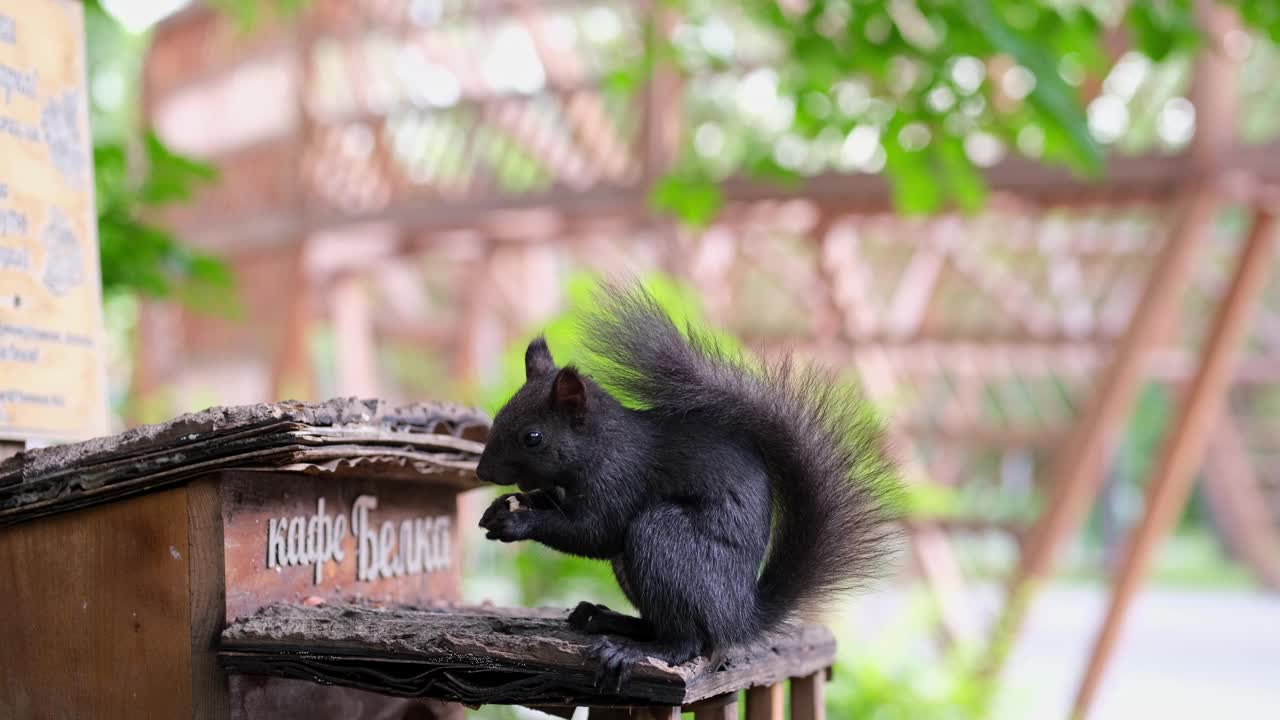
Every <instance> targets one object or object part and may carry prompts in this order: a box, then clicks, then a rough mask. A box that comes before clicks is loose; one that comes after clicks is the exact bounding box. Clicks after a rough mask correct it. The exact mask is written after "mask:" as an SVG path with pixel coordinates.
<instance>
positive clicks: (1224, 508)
mask: <svg viewBox="0 0 1280 720" xmlns="http://www.w3.org/2000/svg"><path fill="white" fill-rule="evenodd" d="M1208 452H1209V456H1208V460H1207V462H1206V463H1205V468H1204V474H1205V477H1204V486H1203V488H1202V489H1203V490H1204V497H1205V500H1206V501H1207V502H1208V503H1209V511H1210V512H1211V513H1212V514H1213V516H1214V519H1215V521H1216V522H1215V523H1214V524H1215V525H1216V526H1217V527H1218V528H1219V531H1220V532H1221V533H1222V534H1223V535H1224V537H1225V539H1226V542H1227V546H1228V547H1230V548H1231V552H1232V553H1233V554H1234V555H1235V556H1236V557H1237V558H1239V559H1240V560H1241V561H1243V562H1244V563H1245V564H1246V565H1248V566H1249V568H1250V569H1251V570H1253V574H1254V576H1255V577H1257V579H1258V581H1259V582H1260V583H1262V585H1263V586H1264V587H1266V588H1268V589H1270V590H1276V591H1280V532H1277V529H1276V525H1275V519H1274V518H1273V517H1272V516H1271V513H1270V512H1269V510H1268V500H1267V497H1266V495H1265V494H1264V493H1263V492H1262V488H1261V487H1260V482H1261V480H1260V478H1259V477H1258V472H1257V469H1256V468H1254V466H1253V461H1252V459H1251V458H1250V457H1249V449H1248V448H1247V447H1245V444H1244V439H1243V438H1242V437H1241V435H1240V428H1239V427H1238V426H1237V424H1236V422H1235V419H1234V418H1232V417H1231V414H1230V413H1223V416H1222V418H1221V419H1220V420H1219V421H1218V428H1217V430H1216V431H1215V432H1214V433H1213V437H1212V438H1211V440H1210V443H1209V451H1208Z"/></svg>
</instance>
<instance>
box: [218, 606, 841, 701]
mask: <svg viewBox="0 0 1280 720" xmlns="http://www.w3.org/2000/svg"><path fill="white" fill-rule="evenodd" d="M566 616H567V611H565V610H509V609H497V608H447V609H445V608H433V609H421V608H401V607H397V608H394V609H380V608H376V607H371V606H365V605H359V606H356V605H327V606H320V607H299V606H293V605H274V606H271V607H268V608H264V609H263V610H262V611H260V612H259V613H258V614H256V615H254V616H253V617H250V618H246V619H243V620H241V621H238V622H236V623H234V624H232V625H231V626H229V627H228V628H227V629H226V630H225V631H223V634H222V651H221V652H220V653H219V661H220V662H221V664H222V666H223V667H224V668H225V669H226V670H228V671H230V672H233V673H245V674H261V675H272V676H278V677H288V678H296V679H307V680H311V681H313V682H319V683H326V684H334V685H343V686H347V687H354V688H359V689H364V690H373V691H375V692H381V693H385V694H390V695H400V696H406V697H429V698H435V699H440V700H450V701H454V702H461V703H467V704H476V705H479V704H519V705H568V706H573V705H606V706H607V705H615V706H617V705H666V706H676V705H687V704H690V703H693V702H696V701H698V700H702V699H705V698H710V697H714V696H716V695H720V694H723V693H726V692H734V691H737V690H741V689H744V688H748V687H752V686H756V685H771V684H774V683H778V682H781V681H783V680H785V679H787V678H789V677H799V676H811V675H814V674H815V673H818V672H819V671H821V670H823V669H824V668H827V667H829V666H830V665H831V663H832V662H833V660H834V657H835V638H833V637H832V635H831V633H830V632H829V631H827V630H826V629H825V628H823V627H821V626H817V625H805V626H802V627H798V628H796V629H794V630H793V631H791V632H790V633H789V634H787V635H779V636H777V637H773V638H769V639H767V640H764V641H761V642H760V643H757V644H756V645H753V646H751V647H746V648H741V649H738V650H734V651H731V652H729V653H727V654H726V657H725V658H724V660H723V661H722V662H721V663H720V665H719V666H718V667H717V668H709V667H708V665H709V663H708V661H707V660H706V659H705V658H699V659H697V660H694V661H692V662H690V663H686V664H685V665H680V666H677V667H671V666H669V665H667V664H665V663H662V662H659V661H656V660H647V661H646V662H645V663H643V664H642V665H640V666H639V667H637V668H636V671H635V673H634V674H633V676H632V678H631V679H630V680H629V681H628V682H627V683H625V684H624V685H623V687H622V690H621V691H620V692H618V693H616V694H614V693H611V692H598V691H597V690H596V689H595V687H594V686H593V676H594V673H595V667H594V664H593V663H592V662H591V660H590V659H589V658H588V655H587V649H588V648H589V647H590V646H591V644H592V643H593V642H594V641H595V637H593V636H590V635H584V634H582V633H579V632H577V631H575V630H573V629H571V628H570V627H569V626H568V625H567V624H566V623H565V621H564V618H565V617H566Z"/></svg>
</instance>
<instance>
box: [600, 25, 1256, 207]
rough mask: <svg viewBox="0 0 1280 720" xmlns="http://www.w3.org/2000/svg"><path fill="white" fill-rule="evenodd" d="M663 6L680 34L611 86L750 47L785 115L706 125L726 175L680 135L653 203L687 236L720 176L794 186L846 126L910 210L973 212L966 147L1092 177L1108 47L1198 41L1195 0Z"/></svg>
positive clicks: (699, 65) (1100, 162) (1164, 51)
mask: <svg viewBox="0 0 1280 720" xmlns="http://www.w3.org/2000/svg"><path fill="white" fill-rule="evenodd" d="M665 4H666V5H667V6H668V7H669V8H670V10H671V14H672V16H674V17H675V18H678V21H679V25H680V28H681V29H682V30H683V32H680V33H677V34H676V36H675V37H673V38H671V39H669V40H668V39H664V38H663V37H662V35H661V34H660V33H656V32H653V31H652V30H650V31H649V32H647V34H646V39H647V44H646V47H647V49H646V51H645V52H644V57H643V58H641V59H640V60H638V61H637V60H635V59H632V58H629V59H628V61H627V63H626V64H625V66H624V67H623V68H622V69H620V70H619V71H617V73H616V74H615V76H614V77H613V79H612V82H611V87H613V88H615V89H624V90H625V89H635V88H638V87H640V85H641V83H642V81H643V80H644V79H645V78H646V77H647V76H648V74H649V73H651V72H653V71H654V70H655V69H658V68H673V69H674V70H675V71H676V72H678V73H680V74H683V75H685V76H687V77H694V76H695V75H699V74H702V75H705V74H707V73H708V72H710V73H716V72H721V71H737V72H740V71H741V70H742V65H743V64H744V62H743V61H744V60H746V63H745V64H747V65H748V66H750V65H751V64H752V63H753V62H754V61H755V60H756V59H754V58H743V57H742V53H741V51H740V46H741V45H743V44H745V43H744V42H742V41H741V39H742V38H746V37H750V38H754V45H755V46H756V47H759V48H763V49H762V50H761V51H760V54H761V58H759V61H758V62H759V64H760V65H763V66H765V67H768V68H771V69H772V71H773V73H774V75H773V76H772V78H771V80H772V86H771V87H769V88H768V92H767V93H765V95H766V96H770V97H768V100H769V104H771V105H773V106H776V107H777V108H781V110H780V111H779V115H778V117H780V118H781V119H780V120H778V119H777V118H776V117H775V118H774V120H776V122H769V123H758V122H757V123H753V122H751V121H750V120H749V119H744V118H743V117H724V118H717V119H716V123H717V128H718V129H717V131H716V132H717V135H716V136H717V137H718V138H720V137H724V138H728V137H729V136H730V135H732V141H731V140H729V139H725V140H718V141H717V143H716V144H718V145H721V146H724V147H726V148H727V147H729V146H730V145H731V144H732V145H733V147H734V148H735V153H736V154H737V155H738V158H737V160H738V162H736V163H734V167H731V168H730V167H726V164H725V163H724V162H723V161H722V159H721V158H720V157H717V156H718V155H720V154H721V153H709V155H710V157H700V156H699V153H698V152H695V151H694V150H693V149H692V143H691V142H690V140H691V138H686V142H685V147H684V151H683V152H682V153H681V154H680V157H679V159H678V161H677V163H676V164H675V167H674V168H673V169H672V171H671V172H670V173H669V174H668V175H667V177H665V178H663V179H661V180H659V181H658V182H657V183H656V185H655V186H654V188H653V192H652V195H651V202H652V203H653V205H654V206H655V207H657V208H658V209H660V210H662V211H665V212H669V213H672V214H674V215H676V216H677V217H679V218H681V219H682V220H684V221H685V222H687V223H690V224H692V225H695V226H697V225H705V224H706V223H707V222H709V221H710V220H711V219H712V218H713V217H714V216H715V213H716V211H717V210H718V209H719V206H720V204H721V201H722V197H721V193H720V190H719V188H718V186H717V183H718V181H719V180H720V179H722V177H723V176H724V174H725V172H728V171H733V172H738V171H745V172H746V173H747V174H749V175H753V176H756V177H764V178H783V179H791V180H794V179H797V178H799V177H802V176H804V175H806V174H812V172H813V170H814V168H813V167H812V164H811V163H808V162H807V161H806V160H805V157H806V156H808V157H814V156H816V155H822V154H825V155H826V156H831V155H838V154H839V150H840V147H841V143H844V142H845V140H846V138H849V137H851V136H850V133H852V132H853V131H854V130H855V129H862V132H863V134H864V136H865V137H866V138H870V142H871V143H872V144H878V149H874V151H873V148H872V147H867V148H865V152H864V153H863V154H864V155H865V157H864V160H866V162H864V163H863V167H861V168H859V169H862V170H864V171H868V172H879V171H881V168H882V171H883V172H884V173H885V175H886V176H887V177H888V179H889V180H890V182H891V185H892V190H893V198H894V201H895V204H896V206H897V208H898V209H899V210H900V211H902V212H906V213H924V212H932V211H936V210H940V209H944V208H949V207H954V208H959V209H961V210H976V209H978V208H980V207H981V206H982V205H983V201H984V199H985V187H984V182H983V177H982V174H981V171H980V169H979V166H978V165H977V163H975V161H974V159H973V158H974V155H975V153H973V152H970V150H969V148H968V147H967V144H968V143H970V142H973V141H975V139H980V141H981V142H983V143H985V144H986V145H987V146H988V147H990V146H991V145H992V143H998V144H999V146H1000V147H1004V148H1014V149H1016V150H1018V151H1019V152H1021V153H1022V154H1023V155H1026V156H1029V157H1032V158H1033V159H1035V160H1039V161H1044V162H1048V163H1052V164H1059V165H1065V166H1067V167H1068V168H1070V169H1072V170H1073V171H1075V172H1077V173H1082V174H1086V175H1096V174H1098V173H1100V172H1102V171H1103V169H1104V167H1105V152H1104V148H1103V146H1102V145H1101V144H1100V143H1099V141H1098V140H1097V139H1096V138H1095V137H1094V136H1093V135H1092V134H1091V133H1090V129H1089V122H1088V117H1087V113H1086V111H1085V107H1084V105H1083V100H1082V96H1083V92H1082V88H1083V86H1084V84H1085V82H1086V80H1087V79H1090V78H1093V79H1101V78H1102V77H1104V76H1105V75H1106V73H1107V72H1108V70H1109V69H1110V67H1111V65H1112V63H1113V62H1114V61H1115V60H1116V58H1114V57H1112V56H1111V54H1110V51H1109V49H1108V48H1109V47H1110V46H1114V45H1116V44H1117V41H1119V43H1121V44H1123V43H1127V47H1129V48H1132V49H1133V50H1135V51H1137V52H1140V53H1142V54H1144V55H1145V56H1147V57H1148V58H1150V59H1151V60H1152V61H1155V62H1162V61H1165V60H1167V59H1169V58H1172V57H1175V56H1185V55H1187V54H1189V53H1190V52H1191V51H1193V50H1195V49H1196V48H1197V47H1198V46H1200V44H1201V43H1202V42H1203V38H1202V33H1201V29H1200V26H1199V24H1198V22H1197V19H1196V15H1195V9H1194V7H1193V6H1194V3H1193V0H1133V1H1132V2H1118V1H1114V0H957V1H947V2H940V1H937V0H921V1H918V2H899V1H898V0H823V1H815V2H796V3H789V2H778V1H777V0H744V1H743V2H738V3H726V2H723V0H665ZM1227 4H1228V5H1234V6H1236V7H1237V8H1238V9H1239V13H1240V16H1241V18H1242V19H1243V21H1244V23H1245V24H1246V26H1247V27H1248V28H1249V29H1252V30H1255V31H1258V32H1259V33H1260V34H1262V35H1264V36H1266V37H1269V38H1271V39H1272V40H1273V41H1277V42H1280V6H1278V5H1277V4H1276V3H1275V2H1274V1H1273V0H1235V2H1228V3H1227ZM726 26H731V27H732V28H733V34H732V36H731V37H728V39H727V40H726V39H725V38H726V30H725V28H726ZM735 38H737V40H735ZM734 115H742V113H740V112H739V113H734ZM721 132H723V134H722V135H721V134H719V133H721ZM690 134H691V135H692V133H690ZM833 147H834V150H833Z"/></svg>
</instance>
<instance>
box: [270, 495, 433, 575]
mask: <svg viewBox="0 0 1280 720" xmlns="http://www.w3.org/2000/svg"><path fill="white" fill-rule="evenodd" d="M377 509H378V498H377V497H376V496H374V495H361V496H359V497H357V498H356V499H355V501H354V502H353V503H352V505H351V515H350V520H348V517H347V515H344V514H341V513H338V514H332V515H331V514H329V513H328V512H327V511H326V506H325V500H324V498H318V499H317V500H316V511H315V513H314V514H308V515H296V516H293V517H279V518H269V519H268V521H267V548H266V549H267V567H269V568H274V569H282V568H285V567H293V566H297V565H311V566H313V573H314V581H315V583H316V584H317V585H318V584H320V582H321V581H323V580H324V576H325V565H326V564H328V563H331V562H337V563H342V562H344V561H345V560H346V551H345V550H343V540H344V539H345V538H346V537H347V531H348V529H349V530H350V532H351V535H352V536H353V537H354V538H355V544H356V555H355V559H356V580H357V581H359V582H373V581H375V580H378V579H379V578H397V577H404V576H406V575H419V574H421V573H430V572H435V571H437V570H443V569H445V568H448V567H449V565H450V561H451V559H450V557H449V542H450V539H449V527H450V520H449V518H448V517H445V516H441V517H419V518H408V519H404V520H400V521H399V522H395V521H391V520H385V521H383V522H382V523H380V524H375V523H374V522H373V521H372V520H371V519H370V513H371V512H373V511H376V510H377Z"/></svg>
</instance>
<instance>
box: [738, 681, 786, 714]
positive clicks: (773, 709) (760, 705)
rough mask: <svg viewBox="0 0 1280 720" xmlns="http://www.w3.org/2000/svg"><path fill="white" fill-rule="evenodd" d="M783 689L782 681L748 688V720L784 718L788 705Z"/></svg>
mask: <svg viewBox="0 0 1280 720" xmlns="http://www.w3.org/2000/svg"><path fill="white" fill-rule="evenodd" d="M782 689H783V688H782V683H778V684H777V685H763V686H760V687H753V688H750V689H748V690H747V720H783V718H784V717H785V715H786V705H785V703H784V702H783V697H782Z"/></svg>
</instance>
